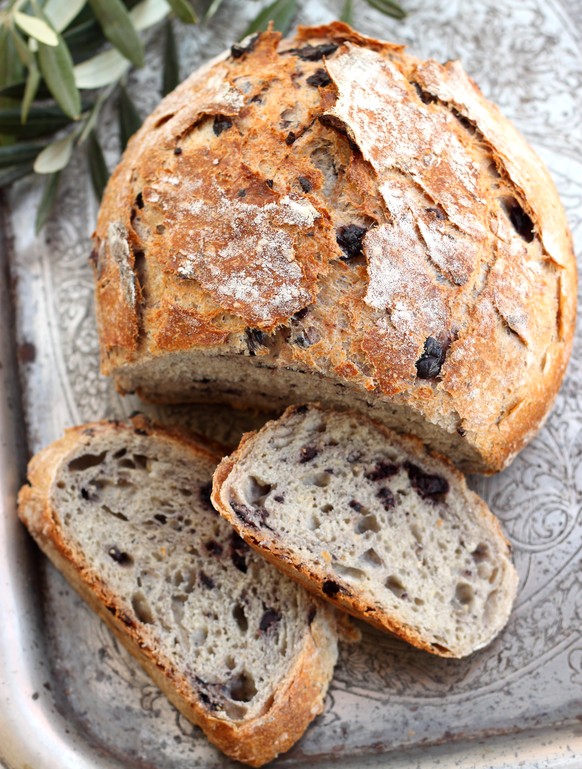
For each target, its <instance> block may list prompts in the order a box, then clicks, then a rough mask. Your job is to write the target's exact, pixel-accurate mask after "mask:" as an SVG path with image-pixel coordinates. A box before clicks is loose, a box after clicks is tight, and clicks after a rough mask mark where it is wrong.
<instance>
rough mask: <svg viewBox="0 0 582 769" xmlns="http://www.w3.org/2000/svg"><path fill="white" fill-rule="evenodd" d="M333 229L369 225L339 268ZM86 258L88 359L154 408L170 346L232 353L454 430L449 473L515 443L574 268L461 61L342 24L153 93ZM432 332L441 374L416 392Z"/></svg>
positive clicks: (568, 308) (272, 43)
mask: <svg viewBox="0 0 582 769" xmlns="http://www.w3.org/2000/svg"><path fill="white" fill-rule="evenodd" d="M321 45H323V46H324V49H321V51H324V52H323V53H321V55H318V54H317V53H315V54H314V53H313V51H314V49H317V47H318V46H321ZM310 47H311V48H310ZM347 225H355V226H357V227H360V228H362V232H363V231H367V234H366V235H365V237H363V240H362V251H361V253H360V254H358V253H357V248H356V249H355V253H352V254H351V256H350V255H348V258H346V252H345V248H344V246H341V245H340V243H339V242H338V240H337V237H338V236H339V235H340V233H341V231H342V228H343V227H345V226H347ZM340 240H341V237H340ZM124 243H125V245H124ZM344 245H345V244H344ZM94 253H95V254H97V255H98V259H97V264H96V277H97V289H96V291H97V306H98V318H99V327H100V341H101V350H102V368H103V371H104V372H105V373H108V374H114V375H115V376H116V377H117V378H118V382H123V386H124V388H125V389H135V388H139V389H140V391H141V392H142V393H143V394H144V396H145V397H152V395H154V394H155V398H156V399H160V398H162V399H163V397H164V395H163V389H164V388H163V386H162V387H159V386H156V388H155V389H152V388H148V376H147V371H148V367H149V370H151V371H156V370H157V368H158V367H159V366H162V365H165V364H166V363H167V362H168V361H169V360H170V359H171V357H170V356H171V355H172V354H173V353H175V352H176V351H184V352H186V353H191V361H192V366H193V367H195V366H196V365H197V364H198V363H199V362H200V361H201V360H202V358H201V356H202V355H204V354H205V353H209V354H210V355H214V354H222V355H226V354H232V355H233V356H234V355H237V354H244V355H248V354H249V352H250V354H251V355H254V356H255V362H258V363H260V362H261V361H264V362H268V364H269V365H270V366H272V367H279V368H299V369H301V370H305V371H311V372H313V373H314V374H315V375H320V376H323V377H326V378H328V379H330V380H334V381H335V382H337V383H338V384H339V386H346V387H347V388H349V391H350V392H352V393H353V394H354V397H360V398H367V399H368V401H369V403H370V404H371V405H372V406H375V405H376V404H379V405H380V406H382V404H383V403H385V402H391V401H394V402H395V403H402V404H406V406H407V407H409V408H410V409H412V411H413V412H415V414H417V415H420V417H421V418H422V419H424V420H426V421H427V422H429V423H432V424H436V425H440V426H441V427H443V428H444V429H445V430H446V431H448V432H449V433H454V434H458V435H460V436H461V437H462V441H463V442H464V443H465V444H466V446H467V447H468V451H467V452H466V453H467V454H472V455H473V456H477V457H479V459H478V460H476V461H472V462H471V463H469V464H465V465H464V468H465V469H467V470H473V471H480V472H483V471H486V472H492V471H496V470H499V469H501V468H502V467H503V466H504V465H506V464H507V463H508V462H509V461H510V459H511V458H512V457H513V456H514V455H515V453H516V452H518V451H519V450H520V449H521V448H522V447H523V445H525V443H526V442H527V440H528V439H529V438H530V437H531V436H532V435H533V433H534V432H535V431H536V430H537V429H538V428H539V426H540V424H541V423H542V422H543V419H544V418H545V416H546V415H547V413H548V410H549V408H550V407H551V404H552V402H553V400H554V398H555V395H556V393H557V391H558V388H559V385H560V382H561V381H562V378H563V375H564V370H565V367H566V364H567V361H568V358H569V355H570V351H571V346H572V338H573V330H574V322H575V313H576V298H575V297H576V269H575V262H574V257H573V251H572V244H571V239H570V235H569V232H568V227H567V222H566V220H565V216H564V212H563V209H562V206H561V204H560V202H559V199H558V196H557V193H556V191H555V188H554V185H553V183H552V181H551V179H550V177H549V174H548V172H547V171H546V169H545V168H544V166H543V164H542V163H541V162H540V161H539V159H538V158H537V157H536V155H535V153H534V152H533V150H531V148H530V147H529V146H528V145H527V143H526V142H525V140H524V139H523V138H522V137H521V135H520V134H519V133H518V132H517V131H516V130H515V128H514V127H513V126H512V125H511V124H510V123H509V121H507V120H506V119H505V118H503V117H502V116H501V114H500V113H499V110H497V108H496V107H494V106H493V105H491V104H490V103H489V102H487V100H486V99H485V98H484V97H483V96H482V94H481V93H480V91H479V89H478V88H477V87H476V86H475V84H474V83H473V82H472V81H471V80H470V78H468V77H467V76H466V75H465V74H464V72H463V71H462V69H461V67H460V65H459V64H458V63H449V64H447V65H444V66H442V65H440V64H438V63H436V62H434V61H427V62H422V61H419V60H417V59H415V58H414V57H412V56H409V55H407V54H406V53H405V52H404V48H403V47H402V46H397V45H392V44H390V43H384V42H382V41H377V40H373V39H371V38H367V37H364V36H362V35H359V34H358V33H356V32H355V31H353V30H351V29H350V28H349V27H347V26H346V25H345V24H341V23H335V24H331V25H327V26H320V27H315V28H307V27H302V28H300V29H299V31H298V33H297V36H296V37H295V38H293V39H292V40H281V38H280V35H278V33H275V32H272V31H269V32H266V33H264V34H262V35H260V36H259V37H258V38H257V39H253V40H252V41H251V42H250V43H249V44H248V49H247V50H246V51H245V52H244V53H243V54H242V55H240V56H236V57H233V56H228V54H225V55H224V56H223V57H222V58H220V59H219V60H218V61H215V62H214V63H213V64H212V65H209V66H208V67H206V68H205V70H204V71H198V72H196V73H194V74H193V75H192V76H191V77H190V78H189V79H188V80H187V81H185V82H184V83H183V84H182V85H181V86H180V87H179V88H178V89H177V90H176V92H174V93H173V94H171V95H170V96H168V97H167V98H166V99H165V100H164V101H163V102H162V103H161V104H160V105H159V107H158V108H157V109H156V110H155V111H154V113H153V114H152V115H151V116H150V117H149V118H148V119H147V120H146V121H145V123H144V126H143V127H142V129H141V130H140V131H139V132H138V133H137V135H136V136H135V137H134V138H133V140H132V141H131V143H130V145H129V147H128V149H127V151H126V154H125V155H124V158H123V160H122V162H121V164H120V166H119V167H118V169H117V170H116V172H115V173H114V175H113V176H112V179H111V181H110V183H109V185H108V188H107V191H106V194H105V196H104V200H103V205H102V208H101V212H100V215H99V221H98V225H97V229H96V235H95V250H94ZM247 329H250V330H251V333H252V334H259V335H261V334H262V335H263V336H264V338H265V340H266V341H265V344H264V345H263V346H259V347H260V349H259V350H256V349H253V350H249V349H248V348H247V338H246V337H245V333H247V331H246V330H247ZM429 338H432V339H435V340H436V341H437V342H438V344H439V345H440V347H441V350H442V353H443V357H444V361H443V363H442V365H441V367H440V370H439V372H438V374H436V375H435V376H433V377H432V378H431V379H429V380H425V379H421V378H420V377H419V375H418V368H417V364H418V362H419V359H420V358H421V356H422V355H423V353H424V351H425V345H426V344H427V340H428V339H429ZM259 359H261V361H260V360H259ZM134 365H136V366H140V367H141V368H140V373H139V374H135V377H134V369H133V368H132V366H134ZM233 365H236V364H233ZM144 372H145V373H144ZM500 372H503V376H500V375H499V373H500ZM167 376H168V387H167V389H168V392H169V393H170V391H171V382H170V380H171V376H172V374H171V373H168V375H167ZM217 389H220V385H217ZM223 389H225V388H223ZM182 390H183V393H184V395H183V396H182V397H184V396H185V397H186V398H192V397H194V398H195V397H196V396H195V394H193V393H192V392H186V390H185V388H182ZM169 397H171V398H172V399H173V400H175V399H176V398H180V396H179V395H176V394H175V392H173V391H172V395H171V396H169ZM224 397H225V399H227V400H230V401H232V400H233V399H232V396H231V395H229V394H227V393H225V394H224ZM252 399H253V393H252V392H249V393H248V397H247V398H246V401H247V403H249V404H252ZM238 400H239V401H240V402H243V401H244V400H245V398H244V397H240V398H239V399H238ZM455 440H457V438H455ZM453 459H455V460H457V458H456V457H453ZM458 461H461V462H463V461H464V459H463V458H461V459H460V460H458Z"/></svg>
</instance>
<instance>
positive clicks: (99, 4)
mask: <svg viewBox="0 0 582 769" xmlns="http://www.w3.org/2000/svg"><path fill="white" fill-rule="evenodd" d="M89 3H90V5H91V8H92V9H93V13H94V14H95V17H96V18H97V21H98V22H99V24H100V25H101V27H102V29H103V32H104V33H105V37H106V38H107V39H108V40H109V41H110V42H111V43H112V45H114V46H115V48H116V49H117V50H118V51H119V52H120V53H121V54H122V55H123V56H125V58H126V59H128V60H129V61H130V62H131V63H132V64H135V66H136V67H141V66H143V62H144V48H143V43H142V41H141V38H140V36H139V35H138V33H137V30H136V28H135V27H134V26H133V22H132V20H131V18H130V16H129V13H128V12H127V10H126V8H125V6H124V5H123V3H122V2H121V0H89Z"/></svg>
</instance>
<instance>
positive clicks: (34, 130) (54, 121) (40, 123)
mask: <svg viewBox="0 0 582 769" xmlns="http://www.w3.org/2000/svg"><path fill="white" fill-rule="evenodd" d="M70 123H71V118H70V117H68V116H67V115H65V114H64V112H63V111H62V110H61V109H60V108H59V107H50V106H42V107H40V106H35V105H34V104H33V105H32V107H31V108H30V110H29V113H28V119H27V121H26V123H25V124H24V125H22V123H21V108H20V106H17V107H5V108H3V109H0V134H6V135H8V136H13V137H15V138H16V139H19V140H25V141H26V140H27V139H35V138H37V137H39V136H47V135H49V134H53V133H55V132H56V131H58V130H60V129H61V128H64V127H65V126H67V125H69V124H70Z"/></svg>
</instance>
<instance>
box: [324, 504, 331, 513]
mask: <svg viewBox="0 0 582 769" xmlns="http://www.w3.org/2000/svg"><path fill="white" fill-rule="evenodd" d="M332 510H333V505H323V506H322V507H321V512H322V513H331V511H332Z"/></svg>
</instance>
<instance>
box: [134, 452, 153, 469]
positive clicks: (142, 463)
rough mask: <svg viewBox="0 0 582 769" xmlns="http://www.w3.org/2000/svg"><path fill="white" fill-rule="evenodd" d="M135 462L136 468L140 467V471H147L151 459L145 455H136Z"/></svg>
mask: <svg viewBox="0 0 582 769" xmlns="http://www.w3.org/2000/svg"><path fill="white" fill-rule="evenodd" d="M133 461H134V462H135V466H136V467H139V469H140V470H147V468H148V462H149V458H148V457H146V455H145V454H134V455H133Z"/></svg>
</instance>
